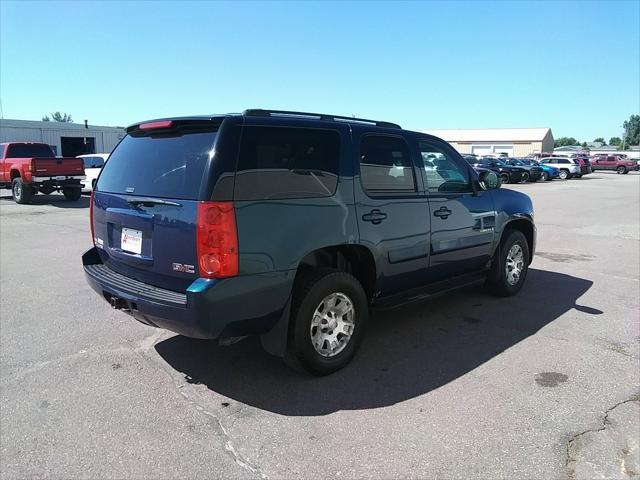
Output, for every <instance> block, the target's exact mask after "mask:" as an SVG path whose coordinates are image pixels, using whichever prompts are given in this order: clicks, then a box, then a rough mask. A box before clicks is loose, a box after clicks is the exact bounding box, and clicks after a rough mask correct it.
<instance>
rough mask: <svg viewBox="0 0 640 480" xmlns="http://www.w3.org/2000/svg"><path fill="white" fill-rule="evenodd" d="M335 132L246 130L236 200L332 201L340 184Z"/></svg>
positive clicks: (282, 128) (241, 152) (337, 145)
mask: <svg viewBox="0 0 640 480" xmlns="http://www.w3.org/2000/svg"><path fill="white" fill-rule="evenodd" d="M339 154H340V135H339V134H338V132H337V131H335V130H320V129H317V130H314V129H306V128H287V127H245V128H244V130H243V132H242V144H241V146H240V157H239V160H238V169H237V173H236V186H235V194H234V197H235V199H236V200H269V199H282V198H314V197H330V196H331V195H333V194H334V193H335V191H336V186H337V184H338V160H339Z"/></svg>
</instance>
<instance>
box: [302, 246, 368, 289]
mask: <svg viewBox="0 0 640 480" xmlns="http://www.w3.org/2000/svg"><path fill="white" fill-rule="evenodd" d="M317 267H328V268H334V269H336V270H340V271H343V272H347V273H350V274H351V275H353V276H354V277H356V278H357V279H358V281H359V282H360V284H361V285H362V288H364V291H365V292H366V294H367V297H368V298H372V297H373V294H374V290H375V285H376V263H375V260H374V259H373V254H372V253H371V251H370V250H369V249H368V248H366V247H363V246H362V245H336V246H333V247H325V248H320V249H318V250H314V251H313V252H310V253H309V254H307V255H306V256H305V257H304V258H303V259H302V260H301V261H300V264H299V265H298V273H297V274H296V277H297V275H298V274H299V273H300V271H301V270H304V269H307V268H317Z"/></svg>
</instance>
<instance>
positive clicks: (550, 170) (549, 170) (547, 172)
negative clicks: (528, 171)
mask: <svg viewBox="0 0 640 480" xmlns="http://www.w3.org/2000/svg"><path fill="white" fill-rule="evenodd" d="M518 160H520V161H521V162H522V163H524V164H525V165H531V166H537V167H540V168H542V176H541V177H540V178H539V179H538V180H539V181H541V182H546V181H547V180H553V179H554V178H558V176H559V175H560V170H558V169H557V168H554V167H552V166H551V165H547V164H546V163H540V162H536V161H535V160H531V159H530V158H519V159H518Z"/></svg>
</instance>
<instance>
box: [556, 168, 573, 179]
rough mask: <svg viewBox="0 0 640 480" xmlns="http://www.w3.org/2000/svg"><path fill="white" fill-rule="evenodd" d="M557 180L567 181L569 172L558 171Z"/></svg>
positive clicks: (564, 170)
mask: <svg viewBox="0 0 640 480" xmlns="http://www.w3.org/2000/svg"><path fill="white" fill-rule="evenodd" d="M558 178H559V179H560V180H567V179H568V178H571V177H569V170H566V169H564V168H562V169H560V171H559V172H558Z"/></svg>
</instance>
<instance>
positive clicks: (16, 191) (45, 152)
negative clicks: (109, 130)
mask: <svg viewBox="0 0 640 480" xmlns="http://www.w3.org/2000/svg"><path fill="white" fill-rule="evenodd" d="M108 156H109V155H108V154H102V153H97V154H91V155H80V156H79V157H56V154H55V153H54V152H53V150H52V149H51V147H50V146H49V145H47V144H46V143H33V142H8V143H0V188H7V189H9V188H10V189H11V194H12V196H13V200H14V201H15V202H16V203H22V204H24V203H30V202H31V200H32V199H33V196H34V195H36V194H38V193H43V194H45V195H48V194H50V193H53V192H62V194H63V195H64V196H65V198H66V199H67V200H71V201H75V200H78V199H80V196H81V195H82V192H91V190H92V189H93V186H94V185H95V181H96V178H98V174H99V173H100V170H101V169H102V167H103V165H104V162H105V161H106V159H107V157H108Z"/></svg>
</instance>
